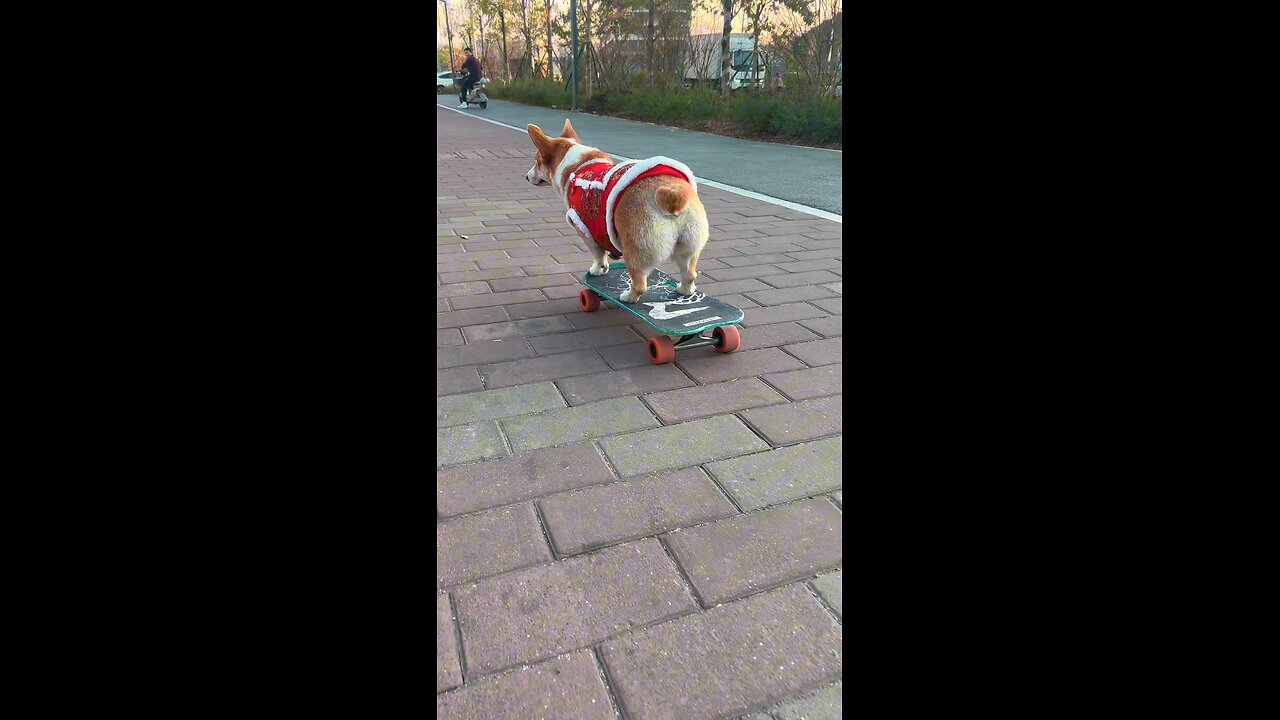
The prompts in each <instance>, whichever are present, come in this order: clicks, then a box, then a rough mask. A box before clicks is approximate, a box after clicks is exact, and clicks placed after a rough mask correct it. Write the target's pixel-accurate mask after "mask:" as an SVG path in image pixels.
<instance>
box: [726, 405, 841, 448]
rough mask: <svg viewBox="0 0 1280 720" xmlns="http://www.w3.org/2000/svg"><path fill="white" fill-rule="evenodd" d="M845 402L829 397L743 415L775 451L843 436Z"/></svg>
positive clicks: (760, 409) (764, 408)
mask: <svg viewBox="0 0 1280 720" xmlns="http://www.w3.org/2000/svg"><path fill="white" fill-rule="evenodd" d="M779 397H781V396H779ZM842 401H843V396H842V395H829V396H826V397H820V398H814V399H812V400H804V401H802V402H797V403H788V404H786V405H775V406H773V407H759V408H752V409H750V410H747V411H745V412H743V413H742V419H743V420H746V421H747V424H748V425H749V426H751V427H752V428H754V429H755V430H756V432H757V433H759V434H761V435H763V436H764V439H765V440H768V441H769V444H770V445H773V446H774V447H780V446H782V445H795V444H796V443H800V442H804V441H806V440H816V439H817V438H821V437H827V436H828V435H835V434H837V433H839V432H842V431H843V427H844V424H843V423H844V421H843V415H844V414H843V412H842V410H841V405H840V403H841V402H842Z"/></svg>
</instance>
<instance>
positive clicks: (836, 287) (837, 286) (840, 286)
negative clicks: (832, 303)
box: [822, 282, 844, 295]
mask: <svg viewBox="0 0 1280 720" xmlns="http://www.w3.org/2000/svg"><path fill="white" fill-rule="evenodd" d="M822 287H824V288H827V289H828V290H832V291H834V292H838V293H840V294H841V295H843V294H844V283H843V282H838V283H827V284H825V285H823V286H822Z"/></svg>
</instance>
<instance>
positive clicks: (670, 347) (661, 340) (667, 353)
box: [649, 335, 676, 365]
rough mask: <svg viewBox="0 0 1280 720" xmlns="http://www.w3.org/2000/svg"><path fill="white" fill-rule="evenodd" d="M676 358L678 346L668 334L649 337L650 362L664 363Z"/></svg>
mask: <svg viewBox="0 0 1280 720" xmlns="http://www.w3.org/2000/svg"><path fill="white" fill-rule="evenodd" d="M675 359H676V346H675V343H673V342H671V338H669V337H667V336H666V335H655V336H654V337H651V338H649V362H651V363H653V364H654V365H662V364H664V363H669V362H671V361H672V360H675Z"/></svg>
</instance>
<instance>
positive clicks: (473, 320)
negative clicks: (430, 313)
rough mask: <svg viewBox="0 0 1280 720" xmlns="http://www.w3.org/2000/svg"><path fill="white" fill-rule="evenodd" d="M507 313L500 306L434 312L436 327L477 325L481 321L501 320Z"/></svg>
mask: <svg viewBox="0 0 1280 720" xmlns="http://www.w3.org/2000/svg"><path fill="white" fill-rule="evenodd" d="M506 319H507V314H506V313H505V312H503V310H502V308H500V307H487V308H477V309H474V310H454V311H453V312H438V313H436V329H437V330H439V329H442V328H451V327H464V326H466V325H479V324H481V323H491V322H501V321H503V320H506Z"/></svg>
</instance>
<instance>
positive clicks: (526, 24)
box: [515, 0, 534, 80]
mask: <svg viewBox="0 0 1280 720" xmlns="http://www.w3.org/2000/svg"><path fill="white" fill-rule="evenodd" d="M515 17H516V28H517V29H518V30H519V31H520V34H521V35H523V36H524V50H525V52H527V53H529V79H530V80H532V79H533V60H534V47H533V19H532V18H531V17H530V15H529V0H520V12H519V13H518V14H517V15H516V16H515Z"/></svg>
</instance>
